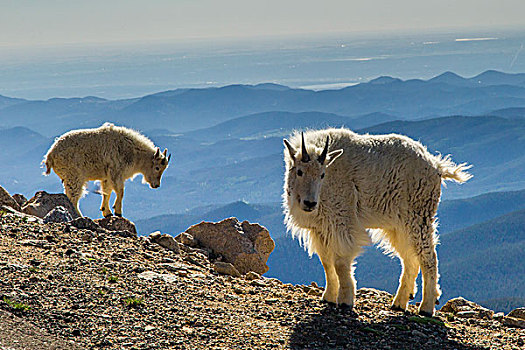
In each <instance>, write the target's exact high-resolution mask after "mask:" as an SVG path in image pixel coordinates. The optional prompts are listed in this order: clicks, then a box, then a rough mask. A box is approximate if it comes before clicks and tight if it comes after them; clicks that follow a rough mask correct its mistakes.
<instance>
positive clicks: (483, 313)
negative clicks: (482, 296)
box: [478, 307, 494, 320]
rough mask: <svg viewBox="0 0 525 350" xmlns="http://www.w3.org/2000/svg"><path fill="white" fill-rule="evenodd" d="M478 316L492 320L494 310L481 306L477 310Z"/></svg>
mask: <svg viewBox="0 0 525 350" xmlns="http://www.w3.org/2000/svg"><path fill="white" fill-rule="evenodd" d="M478 312H479V318H483V319H486V320H492V317H493V316H494V311H492V310H489V309H487V308H484V307H481V308H480V309H479V310H478Z"/></svg>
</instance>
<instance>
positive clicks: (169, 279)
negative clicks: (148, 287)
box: [137, 271, 177, 283]
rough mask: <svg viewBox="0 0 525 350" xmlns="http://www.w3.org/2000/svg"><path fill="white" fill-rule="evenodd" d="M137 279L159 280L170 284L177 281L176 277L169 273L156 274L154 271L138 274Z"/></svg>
mask: <svg viewBox="0 0 525 350" xmlns="http://www.w3.org/2000/svg"><path fill="white" fill-rule="evenodd" d="M137 277H138V278H141V279H144V280H147V281H153V280H156V279H159V280H163V281H165V282H168V283H172V282H175V281H176V280H177V276H175V275H172V274H170V273H156V272H154V271H144V272H142V273H139V274H138V275H137Z"/></svg>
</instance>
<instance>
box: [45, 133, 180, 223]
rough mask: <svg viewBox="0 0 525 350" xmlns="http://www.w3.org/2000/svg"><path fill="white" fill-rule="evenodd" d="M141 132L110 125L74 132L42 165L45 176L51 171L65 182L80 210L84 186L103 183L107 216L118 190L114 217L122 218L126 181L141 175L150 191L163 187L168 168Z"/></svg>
mask: <svg viewBox="0 0 525 350" xmlns="http://www.w3.org/2000/svg"><path fill="white" fill-rule="evenodd" d="M166 153H167V149H165V150H164V152H163V153H161V152H160V149H159V148H158V147H155V145H154V144H153V142H151V141H150V140H149V139H148V138H147V137H145V136H144V135H141V134H140V133H138V132H136V131H134V130H131V129H128V128H125V127H121V126H115V125H113V124H111V123H105V124H104V125H102V126H100V127H99V128H96V129H81V130H72V131H69V132H67V133H65V134H64V135H62V136H60V137H58V138H57V139H56V140H55V142H54V143H53V145H52V146H51V148H50V149H49V151H48V152H47V154H46V155H45V157H44V160H43V162H42V163H44V164H45V165H46V168H47V169H46V172H45V175H49V174H50V173H51V169H54V170H55V173H56V174H57V175H58V176H59V177H60V178H61V179H62V184H63V185H64V190H65V193H66V195H67V196H68V198H69V199H70V200H71V202H72V203H73V205H75V207H76V208H77V211H78V212H79V214H80V215H82V214H81V213H80V210H79V207H78V201H79V199H80V197H81V196H82V195H83V192H84V188H85V185H86V183H87V182H88V181H90V180H100V184H101V192H102V206H101V208H100V210H101V211H102V215H104V216H105V217H107V216H111V210H110V208H109V197H110V196H111V192H112V191H115V193H116V195H117V196H116V199H115V203H114V206H113V208H114V210H115V215H117V216H122V197H123V196H124V182H125V181H126V180H127V179H129V178H131V177H134V176H135V175H137V174H139V173H141V174H142V175H143V176H144V181H143V182H147V183H148V184H149V185H150V187H151V188H158V187H160V179H161V176H162V173H163V172H164V170H166V167H167V166H168V163H169V161H170V158H171V155H169V156H167V155H166Z"/></svg>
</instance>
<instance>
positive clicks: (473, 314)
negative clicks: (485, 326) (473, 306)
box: [456, 311, 479, 318]
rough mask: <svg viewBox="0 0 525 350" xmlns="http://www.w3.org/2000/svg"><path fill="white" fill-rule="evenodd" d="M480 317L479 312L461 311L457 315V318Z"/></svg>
mask: <svg viewBox="0 0 525 350" xmlns="http://www.w3.org/2000/svg"><path fill="white" fill-rule="evenodd" d="M478 315H479V314H478V312H477V311H460V312H458V313H457V314H456V316H458V317H462V318H475V317H478Z"/></svg>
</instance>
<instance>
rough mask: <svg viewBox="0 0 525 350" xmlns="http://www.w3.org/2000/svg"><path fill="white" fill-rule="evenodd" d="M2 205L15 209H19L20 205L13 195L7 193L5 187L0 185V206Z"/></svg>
mask: <svg viewBox="0 0 525 350" xmlns="http://www.w3.org/2000/svg"><path fill="white" fill-rule="evenodd" d="M2 205H5V206H8V207H11V208H13V209H15V210H17V211H20V205H18V203H17V202H16V201H15V199H14V198H13V197H11V195H10V194H9V192H7V191H6V189H5V188H3V187H2V186H0V207H2Z"/></svg>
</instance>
